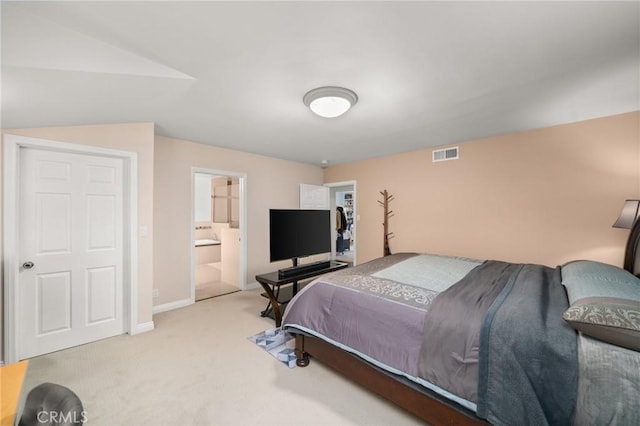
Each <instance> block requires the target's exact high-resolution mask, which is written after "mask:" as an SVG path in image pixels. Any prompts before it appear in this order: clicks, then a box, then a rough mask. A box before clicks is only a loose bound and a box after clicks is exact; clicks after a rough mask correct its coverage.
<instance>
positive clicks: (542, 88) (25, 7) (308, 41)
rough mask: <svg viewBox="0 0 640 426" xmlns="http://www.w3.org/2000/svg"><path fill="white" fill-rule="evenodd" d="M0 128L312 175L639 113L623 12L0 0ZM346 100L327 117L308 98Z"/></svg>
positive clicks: (639, 15) (541, 6) (501, 5)
mask: <svg viewBox="0 0 640 426" xmlns="http://www.w3.org/2000/svg"><path fill="white" fill-rule="evenodd" d="M1 7H2V9H1V13H2V118H1V119H2V123H1V124H2V127H3V128H5V129H7V128H17V127H40V126H57V125H79V124H100V123H126V122H146V121H152V122H155V123H156V133H158V134H161V135H165V136H169V137H175V138H180V139H186V140H191V141H194V142H199V143H205V144H211V145H216V146H221V147H227V148H231V149H236V150H241V151H247V152H253V153H258V154H264V155H268V156H273V157H279V158H284V159H290V160H295V161H301V162H307V163H311V164H317V165H319V164H321V161H322V160H327V161H328V164H329V165H331V164H338V163H344V162H350V161H354V160H359V159H365V158H371V157H377V156H382V155H388V154H392V153H397V152H403V151H410V150H415V149H421V148H424V147H429V146H437V145H443V144H447V143H456V142H461V141H466V140H470V139H476V138H481V137H486V136H492V135H498V134H505V133H511V132H516V131H522V130H528V129H533V128H540V127H547V126H551V125H556V124H561V123H568V122H574V121H580V120H585V119H590V118H595V117H602V116H607V115H612V114H618V113H623V112H628V111H635V110H638V109H640V2H637V1H631V2H621V3H617V2H610V1H602V2H595V1H590V2H482V1H475V2H306V1H292V2H267V1H260V2H211V1H200V2H180V1H175V2H155V1H143V2H57V1H52V2H7V1H3V2H2V6H1ZM325 85H337V86H343V87H347V88H349V89H352V90H354V91H355V92H357V94H358V96H359V98H360V99H359V102H358V103H357V104H356V106H355V107H354V108H353V109H351V110H350V111H349V112H347V113H346V114H345V115H343V116H341V117H339V118H337V119H324V118H320V117H317V116H315V115H313V113H311V112H310V111H309V110H308V109H307V108H306V107H305V106H304V104H303V103H302V97H303V95H304V94H305V93H306V92H307V91H308V90H310V89H313V88H315V87H318V86H325Z"/></svg>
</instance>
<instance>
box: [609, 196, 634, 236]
mask: <svg viewBox="0 0 640 426" xmlns="http://www.w3.org/2000/svg"><path fill="white" fill-rule="evenodd" d="M638 213H640V200H626V201H625V202H624V206H623V207H622V212H621V213H620V216H619V217H618V220H616V222H615V223H614V224H613V227H614V228H625V229H631V227H632V226H633V223H634V222H635V220H636V218H637V217H638Z"/></svg>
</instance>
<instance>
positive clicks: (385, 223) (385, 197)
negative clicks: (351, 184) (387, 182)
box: [378, 189, 393, 256]
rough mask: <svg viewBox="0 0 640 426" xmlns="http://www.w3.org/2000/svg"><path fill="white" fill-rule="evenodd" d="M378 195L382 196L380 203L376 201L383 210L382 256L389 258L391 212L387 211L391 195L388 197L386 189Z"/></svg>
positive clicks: (391, 236) (391, 233)
mask: <svg viewBox="0 0 640 426" xmlns="http://www.w3.org/2000/svg"><path fill="white" fill-rule="evenodd" d="M380 194H382V201H378V204H380V205H381V206H382V207H383V208H384V220H383V222H382V226H383V228H384V241H383V246H384V256H389V255H390V254H391V250H390V249H389V239H391V238H393V232H389V218H390V217H391V216H393V210H389V201H391V200H393V195H389V193H388V192H387V190H386V189H385V190H384V191H380Z"/></svg>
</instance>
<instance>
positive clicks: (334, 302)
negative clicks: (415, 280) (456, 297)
mask: <svg viewBox="0 0 640 426" xmlns="http://www.w3.org/2000/svg"><path fill="white" fill-rule="evenodd" d="M415 255H416V254H413V253H404V254H397V255H393V256H388V257H384V258H381V259H376V260H375V261H372V262H369V263H365V264H363V265H359V266H356V267H354V268H347V269H343V270H341V271H337V272H334V273H332V274H328V275H325V276H322V277H320V278H318V279H317V280H315V281H314V282H313V283H311V284H309V285H307V286H306V287H305V288H304V289H303V290H302V291H301V292H300V293H299V294H298V295H297V296H296V297H295V298H294V299H293V300H292V301H291V302H289V305H288V306H287V310H286V312H285V315H284V317H283V321H282V323H283V327H284V328H285V329H286V328H287V327H295V328H297V329H300V330H303V331H307V332H310V333H311V334H314V335H319V336H322V337H325V338H329V339H331V340H333V341H334V342H336V343H339V344H341V345H343V346H346V347H349V348H352V349H354V350H356V351H358V352H360V353H361V354H364V355H366V356H367V357H370V358H371V359H373V360H376V361H379V362H381V363H383V364H385V365H387V366H389V367H392V368H394V369H396V370H398V372H403V373H407V374H409V375H411V376H413V377H416V376H417V374H418V371H417V365H418V357H419V354H420V346H421V342H422V334H423V328H424V319H425V315H426V312H427V310H428V308H429V305H430V304H431V302H432V301H433V299H434V298H435V296H436V295H437V293H436V292H435V291H431V290H428V289H423V288H419V287H414V286H410V285H406V284H401V283H397V282H395V281H391V280H387V279H383V278H377V277H374V276H372V275H371V274H373V273H375V272H377V271H379V270H382V269H384V268H387V267H389V266H391V265H393V264H395V263H398V262H401V261H403V260H406V259H408V258H410V257H412V256H415ZM398 348H403V350H401V351H399V350H398Z"/></svg>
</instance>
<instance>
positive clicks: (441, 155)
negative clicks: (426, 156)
mask: <svg viewBox="0 0 640 426" xmlns="http://www.w3.org/2000/svg"><path fill="white" fill-rule="evenodd" d="M432 152H433V157H432V161H433V162H434V163H435V162H437V161H447V160H457V159H458V158H459V157H458V147H457V146H454V147H452V148H445V149H434V150H433V151H432Z"/></svg>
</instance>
